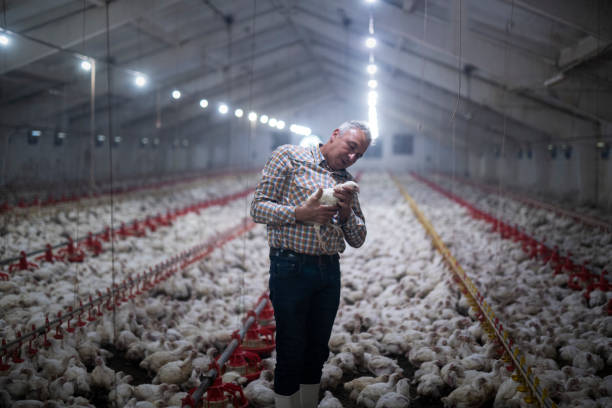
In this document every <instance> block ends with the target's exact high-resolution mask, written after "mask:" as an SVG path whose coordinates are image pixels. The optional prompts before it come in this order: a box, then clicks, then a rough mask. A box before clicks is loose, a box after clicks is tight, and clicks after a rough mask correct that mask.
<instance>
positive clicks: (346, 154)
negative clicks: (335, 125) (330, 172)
mask: <svg viewBox="0 0 612 408" xmlns="http://www.w3.org/2000/svg"><path fill="white" fill-rule="evenodd" d="M369 145H370V143H368V142H367V141H366V137H365V135H364V134H363V132H362V131H361V130H359V129H349V130H346V131H345V132H344V133H342V134H340V131H339V130H338V129H336V130H334V131H333V133H332V135H331V138H330V139H329V149H328V151H327V157H326V159H327V164H328V165H329V166H330V167H331V168H332V169H334V170H341V169H346V168H348V167H350V166H352V165H353V164H354V163H355V162H356V161H357V160H358V159H359V158H361V156H363V154H364V153H365V151H366V150H367V149H368V146H369Z"/></svg>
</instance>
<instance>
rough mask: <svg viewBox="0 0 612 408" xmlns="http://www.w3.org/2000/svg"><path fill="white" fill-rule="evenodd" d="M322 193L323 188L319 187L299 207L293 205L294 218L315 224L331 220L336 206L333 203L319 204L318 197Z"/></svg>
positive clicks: (336, 209) (336, 208)
mask: <svg viewBox="0 0 612 408" xmlns="http://www.w3.org/2000/svg"><path fill="white" fill-rule="evenodd" d="M321 195H323V190H322V189H321V188H319V189H318V190H317V192H316V193H315V194H314V195H313V196H311V197H310V198H309V199H308V200H306V203H305V204H304V205H302V206H300V207H295V219H296V221H300V222H310V223H316V224H327V223H329V222H330V221H331V218H332V217H333V216H334V214H335V213H336V211H338V207H336V206H334V205H321V204H320V203H319V199H320V198H321Z"/></svg>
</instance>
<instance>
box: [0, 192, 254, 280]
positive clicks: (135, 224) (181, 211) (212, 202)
mask: <svg viewBox="0 0 612 408" xmlns="http://www.w3.org/2000/svg"><path fill="white" fill-rule="evenodd" d="M254 190H255V189H254V188H249V189H246V190H243V191H239V192H237V193H234V194H229V195H226V196H223V197H219V198H212V199H208V200H204V201H200V202H198V203H195V204H191V205H188V206H185V207H182V208H178V209H175V210H168V211H167V212H166V216H165V217H163V218H165V221H164V220H162V216H161V215H157V216H156V217H146V218H144V219H142V220H138V219H136V220H133V221H130V222H129V223H128V225H132V227H126V225H125V224H124V225H122V226H120V227H116V228H113V229H112V230H111V229H110V228H106V229H104V230H102V231H99V232H96V233H92V234H91V236H92V238H102V239H104V240H105V241H107V240H108V237H109V235H110V234H112V235H115V234H119V235H134V233H133V232H135V231H134V230H137V229H139V228H140V227H139V226H143V227H147V226H150V224H151V223H152V222H156V220H157V221H158V225H166V223H167V222H169V221H171V220H172V219H175V218H178V217H180V216H183V215H186V214H188V213H190V212H196V213H197V212H199V211H200V210H204V209H206V208H208V207H211V206H216V205H225V204H227V203H229V202H230V201H234V200H238V199H240V198H244V197H246V196H248V195H249V194H251V193H252V192H253V191H254ZM129 229H131V230H132V231H129ZM87 240H91V238H90V237H89V235H88V236H84V237H81V238H79V239H77V240H72V238H70V239H69V240H68V242H62V243H59V244H56V245H53V246H51V249H52V250H53V249H57V248H60V247H63V246H65V245H67V246H70V245H71V244H72V242H76V243H80V242H83V241H87ZM48 250H49V248H48V247H45V249H37V250H34V251H30V252H27V253H26V252H25V251H22V253H21V254H20V255H19V256H15V257H12V258H8V259H3V260H2V261H0V266H2V265H6V264H10V263H12V262H15V261H20V263H22V266H23V262H24V254H25V262H26V264H27V258H28V257H32V256H34V255H38V254H42V253H45V252H46V251H48ZM25 269H27V266H26V268H25Z"/></svg>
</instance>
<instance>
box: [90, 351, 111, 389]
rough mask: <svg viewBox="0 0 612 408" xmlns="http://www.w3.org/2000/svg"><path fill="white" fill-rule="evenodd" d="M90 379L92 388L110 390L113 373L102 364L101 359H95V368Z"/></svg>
mask: <svg viewBox="0 0 612 408" xmlns="http://www.w3.org/2000/svg"><path fill="white" fill-rule="evenodd" d="M90 378H91V384H92V385H93V386H94V387H101V388H105V389H107V390H110V389H111V387H112V385H113V384H114V383H115V371H114V370H113V369H112V368H109V367H107V366H106V364H104V360H103V359H102V357H96V367H95V368H94V369H93V371H92V372H91V375H90Z"/></svg>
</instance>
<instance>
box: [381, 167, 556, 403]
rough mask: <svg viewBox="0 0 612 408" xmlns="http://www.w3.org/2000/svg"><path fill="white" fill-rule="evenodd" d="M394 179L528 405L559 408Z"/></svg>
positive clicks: (500, 323) (405, 192)
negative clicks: (498, 350)
mask: <svg viewBox="0 0 612 408" xmlns="http://www.w3.org/2000/svg"><path fill="white" fill-rule="evenodd" d="M392 179H393V181H394V182H395V185H396V186H397V188H398V189H399V190H400V192H401V194H402V195H403V196H404V198H405V199H406V201H407V202H408V204H409V205H410V208H411V209H412V212H413V213H414V214H415V216H416V218H417V219H418V220H419V222H420V223H421V224H422V225H423V227H424V228H425V230H426V231H427V233H428V234H429V235H430V237H431V238H432V241H433V243H434V246H435V247H436V249H437V250H438V252H440V254H441V255H442V257H443V258H444V260H445V261H446V263H447V264H448V266H449V268H450V270H451V271H452V272H453V274H454V280H455V281H456V282H457V283H459V284H460V285H461V291H462V292H463V294H464V295H465V296H466V298H467V299H468V303H469V304H470V306H471V307H472V309H473V310H474V311H476V312H477V317H478V319H479V320H480V322H481V325H482V327H483V329H484V330H485V331H486V332H487V334H488V335H489V339H491V340H495V342H496V343H497V344H499V345H500V346H501V348H502V349H501V350H500V354H502V357H501V358H502V359H503V361H504V362H506V363H510V365H509V366H507V367H506V369H507V370H508V371H510V372H512V371H515V374H513V375H512V379H513V380H514V381H516V382H518V383H520V385H519V386H518V388H517V391H519V392H522V393H526V394H527V396H526V397H525V402H527V403H530V404H531V403H537V404H538V406H540V407H547V408H556V407H557V405H556V404H555V403H554V402H553V401H552V400H551V399H550V397H549V393H548V390H547V389H546V388H543V387H541V386H540V379H539V378H538V377H537V376H536V375H534V374H533V369H532V367H531V366H527V364H526V358H525V354H523V353H522V352H521V350H520V349H519V347H518V346H517V345H516V344H514V341H513V340H512V339H511V338H510V337H509V334H508V331H506V330H505V329H504V327H503V324H502V322H501V321H500V320H499V318H497V317H495V313H494V312H493V310H492V309H491V306H490V305H489V304H488V303H487V302H486V300H485V299H484V296H483V295H481V293H480V291H479V290H478V288H476V286H475V285H474V283H473V282H472V280H471V279H470V278H469V277H468V276H467V274H466V273H465V271H464V270H463V268H461V266H460V265H459V263H458V262H457V260H456V259H455V258H454V257H453V256H452V254H451V253H450V251H449V250H448V248H446V246H445V245H444V243H443V242H442V240H441V238H440V236H439V235H438V233H437V232H436V231H435V229H434V228H433V226H432V225H431V223H430V222H429V220H428V219H427V218H426V217H425V216H424V215H423V213H422V212H421V211H420V210H419V208H418V207H417V205H416V202H415V201H414V199H413V198H412V197H411V196H410V195H409V194H408V192H407V191H406V190H405V188H404V187H403V186H402V185H401V184H400V183H399V181H397V180H396V179H395V177H392Z"/></svg>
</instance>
